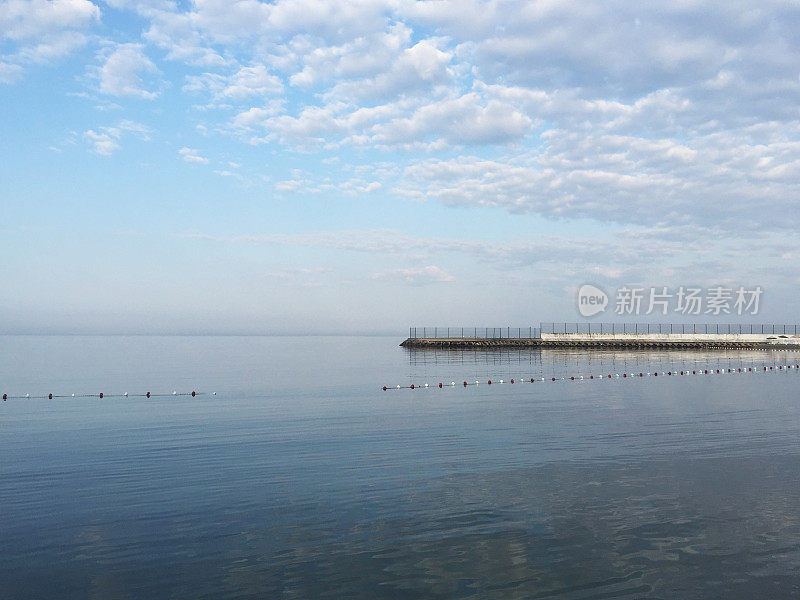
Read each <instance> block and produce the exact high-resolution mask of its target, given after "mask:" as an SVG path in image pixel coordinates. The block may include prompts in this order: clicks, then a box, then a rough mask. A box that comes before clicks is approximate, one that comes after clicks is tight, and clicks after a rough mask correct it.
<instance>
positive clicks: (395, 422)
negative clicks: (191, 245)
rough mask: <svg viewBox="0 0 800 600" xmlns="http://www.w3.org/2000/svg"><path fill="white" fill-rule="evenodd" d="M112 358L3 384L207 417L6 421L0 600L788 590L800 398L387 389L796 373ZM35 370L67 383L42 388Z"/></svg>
mask: <svg viewBox="0 0 800 600" xmlns="http://www.w3.org/2000/svg"><path fill="white" fill-rule="evenodd" d="M12 341H13V340H12ZM116 343H118V344H126V345H130V347H131V351H130V352H131V353H132V355H133V356H136V357H137V359H136V361H127V362H122V361H124V359H125V357H126V355H127V352H125V351H122V350H120V349H119V348H117V349H116V350H114V351H113V352H111V353H110V352H109V348H114V346H113V344H114V341H113V340H98V339H91V340H84V341H83V342H82V341H81V340H80V339H78V340H75V339H56V340H53V339H47V340H44V341H41V343H39V342H37V341H36V340H33V341H31V340H27V341H25V344H27V346H26V345H24V344H23V345H22V346H21V347H24V348H26V352H31V355H30V356H24V355H19V354H17V355H15V356H14V357H13V360H10V359H9V357H8V355H4V353H7V352H9V351H8V348H9V347H10V346H9V345H8V344H5V345H0V381H6V382H9V381H10V382H14V384H15V385H17V386H19V387H20V388H21V389H24V390H28V389H29V390H30V391H32V392H47V391H49V390H48V389H42V383H41V381H42V378H46V380H47V386H48V388H49V387H50V386H56V388H57V387H58V386H59V384H63V385H66V384H67V383H68V384H69V385H70V386H76V387H78V388H85V389H94V387H93V386H95V381H96V379H97V378H102V377H103V374H104V373H107V372H109V370H111V372H112V373H113V381H115V382H120V383H119V385H128V384H129V383H130V382H131V381H136V380H137V379H141V378H142V377H145V376H146V375H147V374H148V373H151V372H155V373H157V376H158V377H159V378H161V379H162V380H163V381H164V382H168V381H169V377H170V374H172V375H173V376H175V377H180V378H182V379H185V380H187V381H189V380H197V378H206V381H208V382H213V384H214V386H215V388H216V389H217V390H218V391H219V396H218V397H216V398H200V399H191V398H186V397H183V398H159V399H153V400H150V401H147V402H145V401H142V400H135V401H134V400H124V401H123V400H114V401H100V400H98V399H81V400H80V401H70V400H66V399H65V400H59V401H52V402H47V401H37V402H24V401H16V402H9V403H7V404H5V405H2V406H0V418H1V419H2V422H0V427H1V428H2V429H1V430H0V433H1V434H2V435H0V454H1V455H2V457H3V459H2V461H1V462H0V508H1V509H2V510H0V531H2V536H0V598H52V597H59V598H87V597H90V598H277V597H281V598H572V599H586V598H642V597H648V598H754V597H775V598H780V597H795V596H797V594H798V590H799V589H800V575H798V574H797V573H798V572H800V571H798V566H800V565H798V562H800V542H799V541H798V540H800V496H798V494H797V481H798V480H800V479H799V478H800V452H798V441H797V440H798V439H799V438H798V436H800V418H799V417H800V406H798V395H797V389H798V385H800V373H798V372H781V373H772V374H758V375H746V376H745V375H741V376H740V375H735V376H734V375H731V376H725V377H715V378H711V377H707V378H699V377H697V378H665V379H663V380H662V378H660V377H659V378H658V380H654V379H653V378H651V379H646V378H645V379H642V380H639V379H636V380H632V381H626V382H625V383H622V382H604V383H602V384H601V383H594V384H589V383H581V384H577V383H576V384H574V385H566V384H551V385H545V384H543V385H528V386H502V387H498V386H491V387H490V386H473V387H471V388H466V389H465V388H460V387H459V388H456V389H452V388H451V389H444V390H439V389H432V390H425V391H421V392H420V391H413V392H412V391H410V390H400V391H393V392H383V391H380V389H379V386H380V385H381V384H383V383H385V382H386V381H392V380H398V381H399V382H403V381H407V380H415V381H423V380H430V381H431V382H434V381H437V380H447V381H449V380H450V378H454V379H455V378H462V377H463V378H467V377H474V378H478V377H480V378H484V377H488V376H492V377H502V376H507V377H510V376H511V375H515V374H518V373H519V374H520V375H524V374H527V373H536V372H541V373H549V372H553V373H558V372H563V373H565V374H567V373H570V372H572V371H575V372H576V373H585V374H589V373H591V372H605V371H609V372H613V371H619V372H624V371H629V372H634V371H636V372H638V371H655V370H660V371H661V370H670V368H672V369H673V370H674V369H675V366H677V365H686V364H696V365H698V368H700V366H699V365H706V366H708V368H715V369H716V368H720V369H722V368H727V366H726V365H729V364H730V365H731V368H732V367H733V366H736V367H738V366H747V365H749V364H753V365H760V364H776V363H778V362H783V363H785V362H789V361H790V360H792V359H793V360H797V359H798V356H797V355H796V354H795V355H790V354H788V353H765V352H745V351H726V352H718V353H707V352H706V353H697V352H685V351H679V352H631V351H626V352H587V351H586V350H579V351H572V352H570V351H568V352H563V351H552V350H542V351H528V352H526V351H519V350H513V351H506V350H502V351H497V350H495V351H489V352H475V351H455V352H442V351H418V350H415V351H408V350H405V349H402V348H397V347H396V345H395V343H396V342H395V340H392V339H391V338H351V339H341V338H326V339H320V338H311V339H309V338H297V339H275V338H253V339H251V338H224V339H223V338H215V339H212V340H210V341H209V342H208V343H207V344H203V343H201V342H200V341H198V340H187V339H181V340H175V341H170V340H168V339H159V340H158V341H157V343H156V342H154V341H153V340H150V339H147V338H143V339H138V340H136V339H134V340H131V339H125V340H121V341H120V340H117V342H116ZM37 344H40V345H39V346H37ZM81 344H83V346H81ZM45 349H46V351H47V352H48V353H50V354H51V355H53V361H52V365H58V368H56V367H52V368H51V370H50V371H48V372H47V373H46V374H44V375H43V374H42V371H41V360H42V359H41V356H42V352H43V350H45ZM93 349H97V350H96V351H95V350H93ZM99 349H102V351H100V350H99ZM18 352H19V350H18ZM114 352H116V354H115V353H114ZM148 356H149V358H148ZM176 357H177V358H176ZM232 357H234V358H235V360H234V359H233V358H232ZM56 359H58V360H56ZM168 359H171V362H169V365H170V368H169V369H166V368H164V366H163V365H164V364H166V361H167V360H168ZM7 364H14V365H15V367H14V372H13V373H10V372H8V371H6V372H4V371H3V368H4V367H3V365H7ZM126 365H127V366H126ZM671 365H674V366H672V367H670V366H671ZM678 368H680V367H678ZM704 368H705V367H704ZM309 373H313V374H314V376H313V377H311V376H309ZM243 378H244V380H243ZM439 378H441V379H439ZM275 382H277V383H275ZM112 383H113V382H112ZM37 386H38V387H37Z"/></svg>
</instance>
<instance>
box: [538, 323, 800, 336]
mask: <svg viewBox="0 0 800 600" xmlns="http://www.w3.org/2000/svg"><path fill="white" fill-rule="evenodd" d="M541 331H542V333H584V334H587V333H609V334H645V333H654V334H683V335H686V334H725V335H742V334H758V335H797V334H798V332H800V327H798V326H797V325H778V324H775V323H770V324H751V323H733V324H732V323H542V324H541Z"/></svg>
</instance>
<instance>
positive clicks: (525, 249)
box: [0, 0, 800, 335]
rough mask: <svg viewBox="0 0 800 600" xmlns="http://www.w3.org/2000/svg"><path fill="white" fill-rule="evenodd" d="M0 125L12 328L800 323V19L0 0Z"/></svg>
mask: <svg viewBox="0 0 800 600" xmlns="http://www.w3.org/2000/svg"><path fill="white" fill-rule="evenodd" d="M0 135H2V144H0V288H1V289H2V293H0V333H237V334H250V333H252V334H258V333H314V332H318V333H348V332H358V333H368V332H375V333H391V334H398V335H400V334H402V333H403V332H407V331H408V329H407V328H408V327H409V326H420V327H421V326H453V327H460V326H466V327H472V326H479V327H484V326H492V327H494V326H497V327H500V326H512V327H517V326H522V327H527V326H530V325H534V326H535V325H537V324H538V323H539V322H541V321H584V320H586V319H585V318H584V317H582V316H581V315H580V314H579V312H578V307H577V301H576V297H577V296H576V294H577V290H578V288H579V287H580V286H582V285H583V284H592V285H594V286H596V287H597V288H598V289H601V290H604V291H605V292H606V293H607V294H608V296H609V297H610V304H609V310H608V311H607V312H605V313H602V314H600V315H597V316H593V317H591V318H590V320H593V321H598V320H602V321H620V320H624V321H660V322H675V323H683V322H690V323H691V322H698V323H699V322H719V321H722V322H733V323H738V322H748V323H749V322H756V323H761V322H765V323H771V322H778V323H796V322H799V321H800V314H798V312H799V311H798V308H799V303H798V289H799V288H800V271H798V269H797V263H798V259H800V234H798V217H800V209H799V208H798V200H800V185H798V184H800V5H799V4H797V3H796V2H768V1H767V2H764V1H762V2H737V1H731V2H726V3H721V2H703V1H696V2H695V1H678V2H670V3H665V2H627V1H615V0H609V1H606V2H592V3H589V2H573V1H569V0H558V1H551V0H546V1H527V2H521V1H516V0H488V1H478V0H462V1H458V2H449V1H445V0H426V1H413V0H375V1H372V0H363V1H361V0H359V1H353V2H328V1H324V0H277V1H275V2H260V1H257V0H193V1H189V2H185V1H180V2H175V1H170V0H108V1H107V2H99V1H98V2H92V1H90V0H0ZM664 288H666V289H667V290H666V291H667V293H668V294H676V292H677V291H678V290H680V289H681V288H685V289H689V288H692V289H701V290H703V292H702V293H703V294H707V293H709V292H708V290H712V289H718V288H724V289H730V290H737V289H747V290H755V289H757V288H760V289H761V290H762V291H763V293H762V294H761V295H760V305H759V307H758V313H757V314H745V315H739V314H737V313H736V311H735V310H732V311H731V313H730V314H726V313H724V312H723V313H721V314H716V313H713V312H712V313H708V312H706V311H705V310H703V311H701V312H700V313H699V314H686V313H685V312H683V313H682V312H680V311H678V310H677V308H676V306H675V305H670V306H669V309H668V313H667V314H666V315H664V314H663V313H660V312H659V311H655V312H653V313H652V314H642V313H640V314H621V315H620V314H616V311H615V310H614V305H615V298H616V297H618V294H619V290H620V289H642V290H644V293H645V296H646V295H647V294H648V292H649V293H652V290H659V291H663V290H664ZM646 303H647V302H646V301H645V304H646ZM642 312H643V313H644V312H645V311H644V310H643V311H642ZM751 313H752V310H751Z"/></svg>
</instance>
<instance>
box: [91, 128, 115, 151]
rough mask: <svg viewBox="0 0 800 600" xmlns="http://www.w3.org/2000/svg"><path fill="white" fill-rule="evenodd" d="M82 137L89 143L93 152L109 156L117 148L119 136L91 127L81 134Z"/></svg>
mask: <svg viewBox="0 0 800 600" xmlns="http://www.w3.org/2000/svg"><path fill="white" fill-rule="evenodd" d="M83 137H84V139H85V140H86V141H87V142H88V143H89V144H91V146H92V151H93V152H94V153H95V154H101V155H103V156H111V155H112V154H114V152H116V151H117V150H119V148H120V145H119V142H118V140H119V137H118V136H115V135H113V134H111V133H108V132H102V131H101V132H97V131H94V130H92V129H90V130H88V131H87V132H86V133H84V134H83Z"/></svg>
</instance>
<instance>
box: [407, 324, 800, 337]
mask: <svg viewBox="0 0 800 600" xmlns="http://www.w3.org/2000/svg"><path fill="white" fill-rule="evenodd" d="M542 333H580V334H589V333H601V334H606V333H607V334H647V333H651V334H662V335H663V334H684V335H686V334H706V335H708V334H718V335H723V334H725V335H745V334H756V335H776V336H777V335H787V336H788V335H800V326H798V325H778V324H775V323H769V324H749V323H738V324H731V323H727V324H726V323H677V324H676V323H556V322H552V323H540V324H539V326H538V327H531V326H529V327H508V326H506V327H409V330H408V337H409V338H412V339H416V338H421V339H453V338H464V339H508V338H510V339H515V338H520V339H526V338H527V339H536V338H541V334H542Z"/></svg>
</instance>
